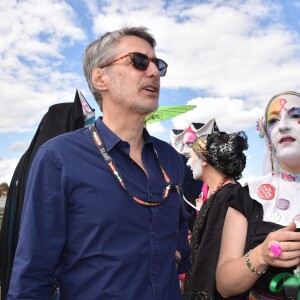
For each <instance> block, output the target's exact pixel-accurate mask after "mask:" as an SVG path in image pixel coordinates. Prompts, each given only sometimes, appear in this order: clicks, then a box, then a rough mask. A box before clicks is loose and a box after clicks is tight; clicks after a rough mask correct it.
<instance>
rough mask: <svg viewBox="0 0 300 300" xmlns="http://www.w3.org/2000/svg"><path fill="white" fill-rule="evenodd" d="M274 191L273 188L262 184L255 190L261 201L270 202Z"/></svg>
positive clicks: (267, 184) (270, 185)
mask: <svg viewBox="0 0 300 300" xmlns="http://www.w3.org/2000/svg"><path fill="white" fill-rule="evenodd" d="M275 191H276V188H275V186H273V185H272V184H269V183H264V184H261V185H260V186H259V187H258V188H257V195H258V196H259V197H260V198H261V199H263V200H271V199H273V198H274V197H275Z"/></svg>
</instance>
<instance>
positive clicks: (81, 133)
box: [39, 128, 89, 152]
mask: <svg viewBox="0 0 300 300" xmlns="http://www.w3.org/2000/svg"><path fill="white" fill-rule="evenodd" d="M88 134H89V131H88V128H79V129H77V130H75V131H70V132H65V133H62V134H59V135H57V136H55V137H53V138H51V139H49V140H48V141H46V142H45V143H43V144H42V145H41V147H40V149H39V150H41V149H44V151H47V149H48V150H50V149H52V150H54V149H57V150H59V149H62V150H63V151H64V152H67V151H68V149H70V148H72V147H73V146H75V145H78V146H80V145H82V144H83V143H85V139H86V136H87V135H88Z"/></svg>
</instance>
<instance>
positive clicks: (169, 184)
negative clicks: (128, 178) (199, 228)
mask: <svg viewBox="0 0 300 300" xmlns="http://www.w3.org/2000/svg"><path fill="white" fill-rule="evenodd" d="M89 130H90V133H91V135H92V137H93V140H94V142H95V144H96V146H97V148H98V150H99V153H100V155H101V156H102V157H103V159H104V161H105V163H106V164H107V165H108V167H109V168H110V170H111V172H112V173H113V174H114V175H115V177H116V178H117V180H118V182H119V184H120V185H121V186H122V188H123V189H124V190H125V191H126V192H127V193H128V194H129V195H130V196H131V198H132V199H133V200H134V201H136V202H137V203H139V204H141V205H144V206H158V205H160V204H162V203H164V202H165V201H167V200H168V199H169V196H170V193H171V192H174V191H175V192H178V193H179V187H178V186H175V185H174V184H173V183H172V180H171V179H170V178H169V176H168V175H167V173H166V171H165V170H164V168H163V167H162V165H161V164H160V162H159V159H158V154H157V152H156V150H155V149H154V151H155V154H156V157H157V160H158V163H159V166H160V169H161V171H162V173H163V176H164V180H165V183H166V187H165V189H164V192H163V198H162V200H161V201H160V202H151V201H145V200H142V199H140V198H138V197H135V196H133V195H132V194H131V193H130V192H129V191H128V190H127V188H126V186H125V183H124V181H123V179H122V177H121V175H120V173H119V171H118V169H117V166H116V164H115V163H114V161H113V159H112V157H111V156H110V155H109V154H108V153H107V151H106V149H105V145H104V143H103V141H102V139H101V137H100V135H99V132H98V130H97V128H96V126H95V123H94V124H92V125H91V126H90V127H89Z"/></svg>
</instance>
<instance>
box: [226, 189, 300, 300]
mask: <svg viewBox="0 0 300 300" xmlns="http://www.w3.org/2000/svg"><path fill="white" fill-rule="evenodd" d="M230 206H231V207H233V208H234V209H236V210H238V211H239V212H241V213H242V214H243V215H244V216H245V217H246V218H247V220H248V232H247V239H246V246H245V253H246V252H248V251H249V250H250V249H253V248H255V247H256V246H258V245H259V244H261V243H262V242H263V241H264V240H265V238H266V237H267V235H268V234H269V233H270V232H272V231H275V230H278V229H280V228H282V227H283V226H281V225H278V224H276V223H272V222H266V221H263V208H262V205H261V204H260V203H259V202H257V201H255V200H253V199H252V198H251V197H250V195H249V188H248V186H245V187H243V188H242V197H240V198H239V199H236V200H234V201H232V202H231V204H230ZM296 231H300V229H299V228H298V229H297V230H296ZM294 269H295V268H289V269H287V268H275V267H272V266H270V267H269V268H268V270H267V272H266V273H265V274H264V275H262V276H261V277H260V278H259V279H258V280H257V281H256V283H255V285H254V286H253V287H252V290H253V291H254V292H256V293H258V294H262V295H265V296H269V297H274V299H275V297H278V299H283V298H285V293H284V290H282V291H281V292H278V293H271V292H270V288H269V285H270V282H271V280H272V279H273V278H274V277H275V276H276V275H277V274H279V273H283V272H285V273H290V274H293V270H294ZM288 299H293V298H288Z"/></svg>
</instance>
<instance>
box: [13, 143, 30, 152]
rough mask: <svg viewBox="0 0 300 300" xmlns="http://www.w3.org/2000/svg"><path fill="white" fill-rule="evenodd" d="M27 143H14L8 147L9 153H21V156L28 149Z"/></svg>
mask: <svg viewBox="0 0 300 300" xmlns="http://www.w3.org/2000/svg"><path fill="white" fill-rule="evenodd" d="M29 145H30V143H29V142H15V143H13V144H12V145H11V146H10V147H9V151H12V152H22V154H23V153H24V152H25V151H26V150H27V149H28V147H29Z"/></svg>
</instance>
